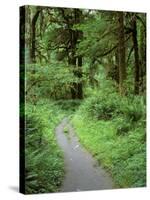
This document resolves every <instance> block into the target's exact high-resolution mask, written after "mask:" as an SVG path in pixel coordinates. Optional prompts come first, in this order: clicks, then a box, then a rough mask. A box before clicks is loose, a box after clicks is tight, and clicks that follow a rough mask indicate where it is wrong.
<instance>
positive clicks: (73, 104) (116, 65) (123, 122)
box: [20, 6, 146, 193]
mask: <svg viewBox="0 0 150 200" xmlns="http://www.w3.org/2000/svg"><path fill="white" fill-rule="evenodd" d="M20 28H21V29H20V30H21V36H20V43H21V45H22V44H24V48H22V49H21V57H20V58H21V62H20V69H21V81H22V85H21V87H22V86H23V84H24V76H23V72H24V71H23V69H24V67H25V72H24V73H25V74H24V75H25V100H26V109H25V118H26V131H25V138H26V139H25V159H26V160H25V161H26V162H25V169H26V174H25V181H26V188H25V192H26V193H37V192H55V191H59V188H60V186H61V183H62V180H63V177H64V161H63V154H62V152H61V149H60V148H59V146H58V145H57V141H56V137H55V127H56V126H57V124H58V123H59V122H60V120H61V119H62V118H63V117H64V116H67V117H68V118H71V121H72V123H73V126H74V128H75V130H76V133H77V135H78V137H79V139H80V141H81V143H82V144H83V145H84V146H85V147H86V148H87V149H88V150H89V151H90V152H91V153H92V154H93V156H94V157H95V158H96V159H97V160H98V161H99V163H100V164H101V165H102V166H103V167H105V168H106V169H107V170H108V171H109V173H110V174H111V175H112V177H113V180H114V182H115V184H116V187H139V186H145V184H146V130H145V128H146V15H145V14H144V13H131V12H130V13H129V12H112V11H98V10H88V9H85V10H81V9H72V8H71V9H65V8H48V7H39V6H25V7H23V8H21V26H20ZM24 32H25V34H23V33H24ZM24 58H25V59H24ZM24 62H25V65H24ZM23 95H24V93H23ZM22 107H23V105H22V104H21V111H23V108H22ZM21 115H22V114H21ZM66 131H67V130H66ZM66 131H65V132H66Z"/></svg>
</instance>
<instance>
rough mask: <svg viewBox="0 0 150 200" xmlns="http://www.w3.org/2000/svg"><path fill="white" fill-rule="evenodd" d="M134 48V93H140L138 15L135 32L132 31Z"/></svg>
mask: <svg viewBox="0 0 150 200" xmlns="http://www.w3.org/2000/svg"><path fill="white" fill-rule="evenodd" d="M132 40H133V48H134V60H135V74H134V93H135V94H139V73H140V64H139V52H138V41H137V23H136V16H133V32H132Z"/></svg>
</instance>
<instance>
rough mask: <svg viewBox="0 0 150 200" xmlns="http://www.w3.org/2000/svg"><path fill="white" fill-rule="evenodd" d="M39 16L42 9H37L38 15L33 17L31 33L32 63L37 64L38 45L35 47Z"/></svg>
mask: <svg viewBox="0 0 150 200" xmlns="http://www.w3.org/2000/svg"><path fill="white" fill-rule="evenodd" d="M39 14H40V8H38V7H37V9H36V13H35V15H34V16H33V19H32V32H31V56H30V57H31V62H32V63H35V61H36V59H35V48H36V45H35V41H36V22H37V20H38V17H39Z"/></svg>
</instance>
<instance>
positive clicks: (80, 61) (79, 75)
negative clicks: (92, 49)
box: [77, 56, 83, 99]
mask: <svg viewBox="0 0 150 200" xmlns="http://www.w3.org/2000/svg"><path fill="white" fill-rule="evenodd" d="M77 75H78V78H79V79H81V78H82V56H79V57H78V72H77ZM82 87H83V86H82V80H80V82H79V83H78V95H77V96H78V99H83V88H82Z"/></svg>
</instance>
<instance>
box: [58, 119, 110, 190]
mask: <svg viewBox="0 0 150 200" xmlns="http://www.w3.org/2000/svg"><path fill="white" fill-rule="evenodd" d="M64 127H67V129H68V133H67V135H66V134H64ZM56 137H57V141H58V144H59V146H60V147H61V148H62V150H63V152H64V159H65V172H66V174H65V179H64V182H63V185H62V187H61V191H62V192H71V191H86V190H101V189H111V188H113V183H112V179H111V178H110V176H109V175H108V174H107V173H106V172H105V170H104V169H103V168H101V167H99V166H98V163H97V162H96V161H95V160H94V159H93V157H92V156H91V155H90V154H89V153H88V152H87V151H86V150H85V149H84V148H83V147H82V146H81V145H80V143H79V141H78V138H77V137H76V136H75V133H74V130H73V128H72V126H71V125H70V124H69V121H68V120H67V118H65V119H63V120H62V122H61V123H60V124H59V125H58V127H57V128H56Z"/></svg>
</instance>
